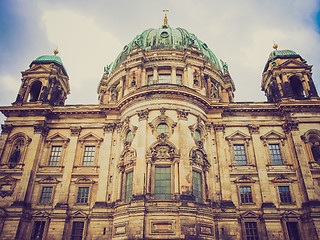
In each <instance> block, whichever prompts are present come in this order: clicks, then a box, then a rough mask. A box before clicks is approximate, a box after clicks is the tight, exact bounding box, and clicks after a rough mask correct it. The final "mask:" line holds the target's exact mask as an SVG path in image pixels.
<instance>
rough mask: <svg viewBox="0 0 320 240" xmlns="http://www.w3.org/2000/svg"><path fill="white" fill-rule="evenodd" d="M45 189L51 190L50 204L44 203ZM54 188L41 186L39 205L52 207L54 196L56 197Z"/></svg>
mask: <svg viewBox="0 0 320 240" xmlns="http://www.w3.org/2000/svg"><path fill="white" fill-rule="evenodd" d="M44 188H51V193H50V194H51V196H50V201H49V202H42V201H41V200H42V195H43V193H44V192H43V189H44ZM54 188H55V187H54V186H52V185H42V186H41V191H40V196H39V201H38V204H40V205H52V202H53V195H54Z"/></svg>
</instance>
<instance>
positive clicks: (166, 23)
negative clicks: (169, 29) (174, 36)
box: [162, 8, 169, 26]
mask: <svg viewBox="0 0 320 240" xmlns="http://www.w3.org/2000/svg"><path fill="white" fill-rule="evenodd" d="M162 11H163V12H164V23H163V25H166V26H167V25H168V18H167V12H169V10H168V9H166V8H165V9H164V10H162Z"/></svg>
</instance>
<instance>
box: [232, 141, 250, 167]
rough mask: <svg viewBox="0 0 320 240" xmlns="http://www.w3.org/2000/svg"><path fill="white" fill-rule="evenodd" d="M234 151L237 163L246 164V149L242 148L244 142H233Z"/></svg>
mask: <svg viewBox="0 0 320 240" xmlns="http://www.w3.org/2000/svg"><path fill="white" fill-rule="evenodd" d="M233 151H234V159H235V161H236V164H237V165H246V164H247V157H246V151H245V148H244V144H234V145H233Z"/></svg>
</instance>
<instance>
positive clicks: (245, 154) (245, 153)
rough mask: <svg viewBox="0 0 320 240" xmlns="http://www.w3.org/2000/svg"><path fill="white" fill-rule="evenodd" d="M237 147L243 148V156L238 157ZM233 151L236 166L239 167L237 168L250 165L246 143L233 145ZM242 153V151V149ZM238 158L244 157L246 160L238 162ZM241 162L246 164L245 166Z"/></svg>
mask: <svg viewBox="0 0 320 240" xmlns="http://www.w3.org/2000/svg"><path fill="white" fill-rule="evenodd" d="M235 146H243V153H244V154H241V155H238V154H236V149H235ZM232 151H233V162H234V164H235V165H237V166H246V165H248V157H247V155H248V154H247V148H246V144H244V143H233V144H232ZM241 151H242V149H241ZM238 156H242V157H243V156H244V158H245V160H243V159H242V160H237V157H238ZM239 162H245V163H244V164H242V163H239Z"/></svg>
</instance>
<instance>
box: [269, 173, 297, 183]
mask: <svg viewBox="0 0 320 240" xmlns="http://www.w3.org/2000/svg"><path fill="white" fill-rule="evenodd" d="M293 181H295V180H293V179H291V178H290V177H286V176H285V175H283V174H281V175H280V176H277V177H275V178H274V179H272V180H271V182H273V183H292V182H293Z"/></svg>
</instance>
